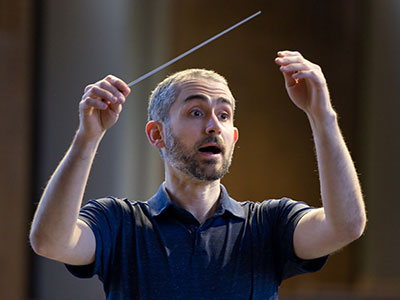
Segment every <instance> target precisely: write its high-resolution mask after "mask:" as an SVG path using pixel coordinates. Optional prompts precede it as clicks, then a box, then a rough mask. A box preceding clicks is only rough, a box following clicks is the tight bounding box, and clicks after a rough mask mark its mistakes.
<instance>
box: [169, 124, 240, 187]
mask: <svg viewBox="0 0 400 300" xmlns="http://www.w3.org/2000/svg"><path fill="white" fill-rule="evenodd" d="M165 129H166V138H165V159H166V160H168V161H169V162H170V164H171V165H172V166H173V167H175V168H176V169H178V170H180V171H182V172H183V173H185V174H186V175H189V176H191V177H193V178H196V179H198V180H201V181H215V180H218V179H221V178H222V177H224V175H225V174H226V173H227V172H228V171H229V167H230V165H231V163H232V155H233V147H231V149H226V148H225V147H224V145H223V143H221V141H220V140H219V139H218V138H217V137H216V136H208V137H206V138H205V139H203V140H202V141H199V142H197V143H196V144H195V145H194V148H193V149H192V150H190V149H186V148H185V146H184V145H183V144H182V143H181V142H180V141H179V138H177V137H176V136H174V135H173V133H172V132H171V130H170V128H169V127H166V128H165ZM211 142H213V143H218V144H219V145H220V146H221V147H223V148H224V149H225V151H226V150H229V153H228V156H227V157H226V156H225V154H226V153H225V151H223V155H222V166H221V167H220V168H218V169H215V167H214V168H211V166H213V165H215V164H216V161H215V160H213V159H203V160H202V162H201V163H200V162H199V161H198V160H197V158H196V156H197V155H198V149H199V147H200V146H201V145H204V144H206V143H211Z"/></svg>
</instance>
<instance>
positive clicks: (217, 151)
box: [199, 146, 222, 154]
mask: <svg viewBox="0 0 400 300" xmlns="http://www.w3.org/2000/svg"><path fill="white" fill-rule="evenodd" d="M199 151H200V152H203V153H208V154H220V153H222V150H221V148H220V147H218V146H206V147H201V148H200V149H199Z"/></svg>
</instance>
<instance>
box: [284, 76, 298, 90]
mask: <svg viewBox="0 0 400 300" xmlns="http://www.w3.org/2000/svg"><path fill="white" fill-rule="evenodd" d="M282 74H283V77H284V78H285V84H286V86H287V87H292V86H295V85H296V83H297V81H296V79H295V78H293V73H288V72H282Z"/></svg>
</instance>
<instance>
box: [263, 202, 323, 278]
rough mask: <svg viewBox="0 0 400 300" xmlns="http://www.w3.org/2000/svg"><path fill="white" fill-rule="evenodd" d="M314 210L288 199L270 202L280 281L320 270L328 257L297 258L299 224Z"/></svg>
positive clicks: (269, 212) (269, 214)
mask: <svg viewBox="0 0 400 300" xmlns="http://www.w3.org/2000/svg"><path fill="white" fill-rule="evenodd" d="M313 209H314V208H312V207H310V206H308V205H307V204H305V203H303V202H297V201H293V200H291V199H288V198H283V199H280V200H270V201H268V210H267V213H268V219H269V221H270V224H271V226H272V227H273V229H272V232H273V243H274V245H276V247H275V253H276V256H277V257H278V263H277V266H276V267H277V272H278V276H279V278H280V280H281V281H282V280H284V279H287V278H289V277H292V276H295V275H298V274H302V273H309V272H316V271H318V270H320V269H321V268H322V267H323V266H324V264H325V263H326V260H327V258H328V256H324V257H321V258H317V259H311V260H303V259H300V258H298V257H297V256H296V254H295V253H294V246H293V235H294V230H295V228H296V226H297V223H298V222H299V221H300V219H301V218H302V217H303V216H304V215H305V214H307V213H309V212H310V211H311V210H313Z"/></svg>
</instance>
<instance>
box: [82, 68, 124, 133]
mask: <svg viewBox="0 0 400 300" xmlns="http://www.w3.org/2000/svg"><path fill="white" fill-rule="evenodd" d="M130 92H131V89H130V88H129V87H128V86H127V84H126V83H125V82H124V81H122V80H121V79H119V78H117V77H115V76H113V75H108V76H107V77H105V78H104V79H102V80H100V81H98V82H96V83H94V84H89V85H88V86H86V88H85V91H84V95H83V96H82V101H81V102H80V104H79V118H80V126H79V130H78V133H79V135H80V136H82V137H85V138H88V139H91V138H98V137H101V136H102V135H103V134H104V132H105V131H106V130H107V129H109V128H111V127H112V126H113V125H114V124H115V123H116V122H117V121H118V117H119V114H120V112H121V110H122V104H123V103H124V102H125V99H126V97H127V96H128V95H129V93H130Z"/></svg>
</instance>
